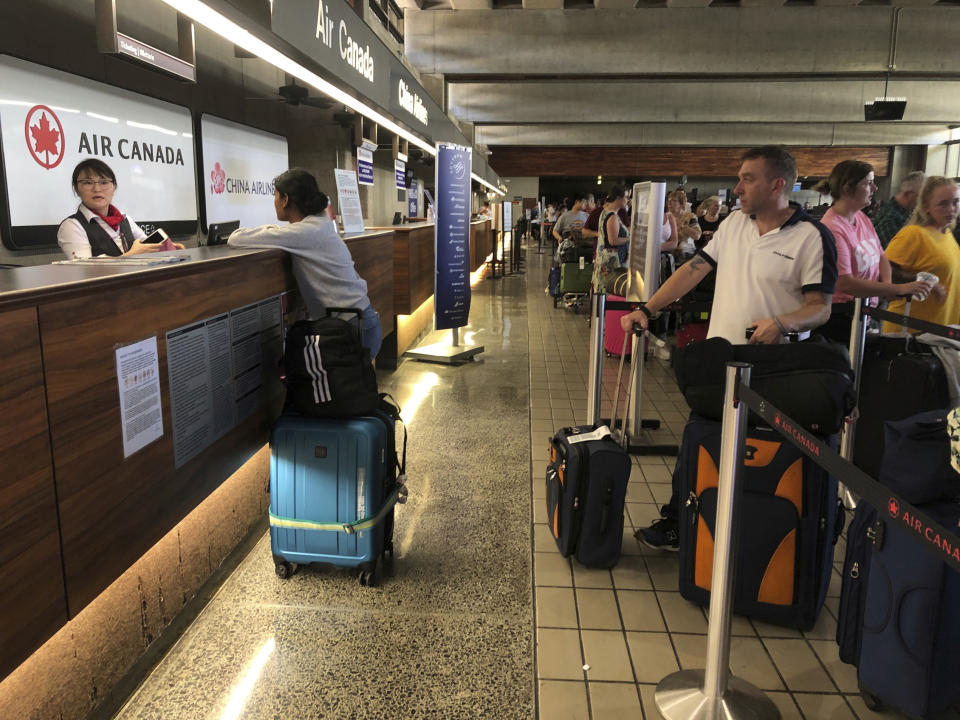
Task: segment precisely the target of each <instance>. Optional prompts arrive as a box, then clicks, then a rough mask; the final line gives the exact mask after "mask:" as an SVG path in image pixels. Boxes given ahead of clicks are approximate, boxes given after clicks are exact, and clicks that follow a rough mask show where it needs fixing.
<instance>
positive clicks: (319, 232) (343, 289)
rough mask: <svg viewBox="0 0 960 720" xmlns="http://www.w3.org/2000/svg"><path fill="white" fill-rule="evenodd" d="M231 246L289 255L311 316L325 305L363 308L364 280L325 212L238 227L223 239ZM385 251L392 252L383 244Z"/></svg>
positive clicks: (365, 302)
mask: <svg viewBox="0 0 960 720" xmlns="http://www.w3.org/2000/svg"><path fill="white" fill-rule="evenodd" d="M227 242H228V243H229V244H230V245H233V246H234V247H242V248H262V249H272V248H278V249H280V250H285V251H287V252H288V253H290V255H291V256H292V260H293V276H294V277H295V278H296V280H297V287H298V288H299V290H300V295H301V296H302V298H303V302H304V304H305V305H306V307H307V310H308V311H309V313H310V316H311V317H313V318H321V317H323V316H324V315H325V314H326V308H328V307H340V308H357V309H360V310H363V309H366V307H367V306H368V305H369V304H370V300H369V298H368V297H367V283H366V281H365V280H364V279H363V278H361V277H360V276H359V275H358V274H357V271H356V268H354V266H353V258H352V257H351V255H350V251H349V250H348V249H347V245H346V243H345V242H344V241H343V239H342V238H341V237H340V235H339V233H337V229H336V227H335V226H334V224H333V221H332V220H331V219H330V218H328V217H327V216H326V215H307V217H305V218H304V219H303V220H301V221H300V222H295V223H290V224H288V225H263V226H261V227H258V228H240V229H239V230H236V231H234V232H233V233H232V234H231V235H230V238H229V240H228V241H227ZM385 251H386V252H391V253H392V252H393V250H392V247H391V246H390V245H389V244H387V245H386V246H385Z"/></svg>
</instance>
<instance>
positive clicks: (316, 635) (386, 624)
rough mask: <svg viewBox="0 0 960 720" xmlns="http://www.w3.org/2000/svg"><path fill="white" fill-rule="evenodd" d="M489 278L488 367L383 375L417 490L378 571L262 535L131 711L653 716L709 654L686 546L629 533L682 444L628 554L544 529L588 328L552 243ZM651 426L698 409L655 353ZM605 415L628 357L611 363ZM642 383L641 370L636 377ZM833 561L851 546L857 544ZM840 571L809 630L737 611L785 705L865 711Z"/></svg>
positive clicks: (642, 497)
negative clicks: (568, 544)
mask: <svg viewBox="0 0 960 720" xmlns="http://www.w3.org/2000/svg"><path fill="white" fill-rule="evenodd" d="M527 257H528V267H527V270H526V273H525V274H524V275H519V276H512V277H509V278H506V279H499V280H495V281H487V282H484V283H483V284H481V285H480V286H479V287H478V288H477V289H475V291H474V298H473V307H472V310H471V320H472V324H473V327H474V329H475V332H476V334H475V341H476V342H479V343H482V344H484V345H485V346H486V352H485V353H484V355H483V357H482V360H481V361H480V362H476V363H471V364H469V365H467V366H465V367H460V368H451V367H446V366H430V365H426V364H422V363H413V362H406V363H403V364H402V365H401V367H400V368H399V369H398V371H397V372H395V373H392V374H389V375H381V378H380V379H381V384H382V386H383V387H384V389H389V390H391V391H392V392H393V393H394V395H395V397H397V399H398V400H399V401H400V403H401V405H402V406H403V407H404V408H405V416H406V417H407V419H408V421H409V422H408V425H409V429H410V438H411V444H410V449H409V454H408V459H409V464H408V470H409V476H410V501H409V502H408V503H407V505H406V506H404V507H403V508H402V509H401V510H399V511H398V512H397V525H396V531H395V543H396V547H397V558H396V560H395V562H394V563H393V565H392V566H391V567H390V568H388V571H387V572H386V574H385V576H384V578H383V582H382V585H381V586H380V587H377V588H372V589H371V588H360V587H359V586H358V585H357V582H356V577H355V574H354V573H351V572H348V571H343V570H341V571H330V570H323V569H314V568H304V569H301V570H300V571H299V572H298V573H297V574H296V575H294V576H293V578H291V579H290V580H286V581H283V580H279V579H278V578H276V577H275V575H274V573H273V563H272V561H271V558H270V544H269V539H268V538H267V537H266V536H265V537H264V538H263V539H261V541H260V542H259V543H258V544H257V546H256V548H255V549H254V550H253V551H252V552H251V553H250V555H249V556H248V557H247V558H246V559H245V560H244V561H243V562H242V563H241V565H240V566H239V567H238V568H237V569H236V571H235V572H234V573H233V574H232V575H231V577H230V578H229V579H228V580H227V581H226V582H225V583H224V585H223V586H222V587H221V589H220V591H219V592H218V593H217V595H216V596H215V597H214V599H213V600H212V601H211V602H210V604H209V605H208V606H207V608H206V609H205V610H204V611H203V612H202V613H201V615H200V616H199V617H198V618H197V620H196V621H195V622H194V623H193V625H192V626H191V627H190V628H189V629H188V630H187V632H186V633H185V634H184V635H183V636H182V637H181V638H180V640H179V641H178V643H177V644H176V645H175V646H174V647H173V649H172V650H171V651H170V652H169V653H168V654H167V656H166V657H165V658H164V659H163V660H162V661H161V662H160V664H159V665H158V666H157V668H156V669H155V670H154V672H153V673H152V675H151V676H150V677H149V678H147V680H146V681H145V682H144V683H143V684H142V685H141V687H140V688H139V689H138V691H137V692H136V693H135V694H134V695H133V696H132V698H131V699H130V701H129V703H128V704H127V705H126V707H124V708H123V710H121V712H120V714H119V715H118V716H117V717H118V718H122V720H154V719H156V720H159V719H161V718H162V719H163V720H181V719H182V720H200V719H203V720H206V719H207V718H209V719H210V720H213V719H214V718H221V720H222V719H223V718H240V717H242V718H244V719H245V720H260V719H261V718H262V719H264V720H265V719H266V718H277V717H283V718H290V719H291V720H296V719H300V718H303V719H304V720H307V719H309V720H315V719H316V718H336V719H338V720H339V719H340V718H357V719H358V720H368V719H373V718H376V719H377V720H412V719H413V718H431V719H433V718H438V719H440V720H460V719H461V718H462V719H464V720H472V719H474V718H484V719H485V718H496V720H509V719H512V718H517V720H520V719H526V720H530V719H536V718H542V719H543V720H606V719H607V718H617V719H618V720H621V719H632V718H636V719H642V720H652V719H654V718H658V717H660V715H659V713H658V712H657V710H656V705H655V702H654V691H655V688H656V684H657V682H659V680H660V679H661V678H663V677H664V676H665V675H667V674H669V673H670V672H673V671H675V670H677V669H679V668H695V667H702V666H703V664H704V656H705V646H706V632H707V622H706V617H705V614H704V611H703V610H701V609H700V608H699V607H696V606H694V605H692V604H690V603H688V602H687V601H685V600H683V599H682V598H681V597H680V596H679V594H678V593H677V579H676V578H677V560H676V556H675V555H673V554H670V553H662V552H652V551H647V550H646V549H644V548H641V547H640V545H639V544H638V543H637V542H636V540H635V539H634V537H633V531H634V530H635V529H636V528H638V527H642V526H645V525H647V524H649V523H650V522H651V521H652V520H653V519H654V518H656V517H657V515H658V506H659V504H661V503H663V502H665V501H666V500H667V499H668V497H669V495H670V475H671V471H672V465H673V458H672V457H669V456H635V458H634V466H633V472H632V475H631V478H630V483H629V490H628V494H627V513H626V517H625V520H624V530H625V532H624V541H623V556H622V559H621V560H620V562H619V563H618V565H617V566H616V567H615V568H613V569H612V570H591V569H587V568H583V567H580V566H579V565H577V564H576V563H571V562H570V561H569V560H567V559H564V558H563V557H561V556H560V555H559V554H558V553H557V551H556V547H555V545H554V543H553V540H552V537H551V535H550V533H549V531H548V529H547V526H546V525H545V524H544V520H545V507H544V504H545V503H544V473H545V466H546V462H547V454H546V453H547V450H546V449H547V440H548V438H549V437H550V435H551V434H552V433H553V432H554V431H555V429H556V428H558V427H561V426H564V425H573V424H576V423H581V422H585V420H586V417H585V416H586V403H587V380H586V376H587V372H588V365H589V363H588V342H587V339H588V328H587V324H586V321H585V317H584V316H583V315H577V314H574V313H573V312H572V311H569V310H566V309H564V308H562V307H561V308H556V309H555V308H554V307H553V304H552V301H551V299H550V298H549V297H548V296H547V295H546V294H545V293H544V292H543V286H544V284H545V278H546V273H547V263H548V262H549V256H547V255H537V254H536V252H535V251H528V256H527ZM645 368H646V370H645V376H644V388H643V391H644V410H643V415H644V417H654V416H656V417H658V418H659V419H661V420H662V426H661V429H660V430H659V431H656V432H652V433H651V435H650V438H649V439H650V441H651V442H657V443H661V444H668V443H671V442H672V443H676V442H677V439H678V437H679V434H680V432H681V430H682V427H683V423H684V420H685V418H686V415H687V407H686V405H685V403H684V401H683V398H682V396H681V395H680V393H679V392H678V391H677V388H676V386H675V384H674V382H673V380H672V373H671V371H670V369H669V367H668V364H667V363H665V362H663V361H661V360H656V359H651V360H650V361H649V362H648V363H647V365H646V366H645ZM603 374H604V391H603V402H602V412H601V415H602V416H609V413H610V408H611V406H612V398H611V395H612V388H613V386H614V385H615V383H616V366H615V364H614V363H613V362H612V361H608V362H606V364H605V368H604V373H603ZM624 382H625V379H624ZM837 557H838V558H839V557H842V547H841V548H839V549H838V555H837ZM839 587H840V585H839V574H838V573H837V572H835V574H834V582H833V584H832V585H831V588H830V597H829V598H828V600H827V606H826V609H825V611H824V612H823V614H822V616H821V618H820V621H819V623H818V624H817V626H816V627H815V628H813V629H812V630H811V631H809V632H806V633H800V632H797V631H793V630H785V629H782V628H777V627H773V626H769V625H765V624H763V623H759V622H752V621H750V620H746V619H743V618H734V619H733V623H732V633H733V637H732V641H731V668H732V670H733V672H734V673H735V674H738V675H741V676H743V677H744V678H745V679H747V680H749V681H751V682H753V683H754V684H756V685H758V686H759V687H761V688H762V689H764V690H765V691H767V692H768V693H769V695H770V697H771V698H772V699H773V701H774V702H775V703H776V704H777V706H778V707H779V708H780V710H781V713H782V715H783V717H784V718H808V719H809V720H814V719H816V720H819V719H821V718H829V719H836V720H841V719H847V718H861V719H865V718H875V717H876V718H887V719H888V720H893V716H892V715H891V714H885V715H875V714H873V713H871V712H869V711H868V710H867V709H866V707H865V706H864V704H863V702H862V701H861V699H860V697H859V696H858V694H857V683H856V675H855V672H854V669H853V668H852V667H851V666H849V665H844V664H842V663H840V662H839V659H838V657H837V649H836V644H835V642H834V640H833V635H834V630H835V625H836V621H835V619H834V618H835V615H836V612H837V608H838V594H839Z"/></svg>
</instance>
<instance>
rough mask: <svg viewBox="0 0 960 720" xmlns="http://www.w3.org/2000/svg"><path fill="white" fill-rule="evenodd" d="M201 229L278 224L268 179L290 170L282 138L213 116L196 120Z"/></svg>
mask: <svg viewBox="0 0 960 720" xmlns="http://www.w3.org/2000/svg"><path fill="white" fill-rule="evenodd" d="M200 147H201V152H200V154H201V158H202V167H201V170H200V177H201V180H202V183H203V186H204V192H203V197H204V206H205V207H204V212H203V226H204V227H207V226H208V225H209V224H210V223H220V222H225V221H227V220H239V221H240V225H241V226H243V227H253V226H256V225H265V224H267V223H275V222H277V214H276V210H275V209H274V207H273V179H274V178H275V177H276V176H277V175H279V174H280V173H282V172H283V171H284V170H286V169H287V168H289V167H290V160H289V152H288V150H287V139H286V138H285V137H281V136H280V135H274V134H273V133H268V132H264V131H263V130H257V129H255V128H252V127H248V126H246V125H240V124H239V123H235V122H231V121H229V120H223V119H222V118H218V117H216V116H214V115H202V116H201V118H200Z"/></svg>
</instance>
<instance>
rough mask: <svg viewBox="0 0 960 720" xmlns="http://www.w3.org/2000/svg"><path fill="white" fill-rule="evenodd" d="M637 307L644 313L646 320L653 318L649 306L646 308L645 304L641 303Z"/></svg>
mask: <svg viewBox="0 0 960 720" xmlns="http://www.w3.org/2000/svg"><path fill="white" fill-rule="evenodd" d="M639 309H640V311H641V312H642V313H643V314H644V315H646V316H647V319H648V320H653V312H651V310H650V308H648V307H647V306H646V305H641V306H640V308H639Z"/></svg>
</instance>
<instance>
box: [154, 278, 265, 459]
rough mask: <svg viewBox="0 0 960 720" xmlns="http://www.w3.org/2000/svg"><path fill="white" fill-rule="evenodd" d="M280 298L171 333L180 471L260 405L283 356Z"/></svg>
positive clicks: (169, 349) (169, 358)
mask: <svg viewBox="0 0 960 720" xmlns="http://www.w3.org/2000/svg"><path fill="white" fill-rule="evenodd" d="M281 323H282V313H281V307H280V296H279V295H275V296H273V297H269V298H266V299H264V300H261V301H259V302H256V303H253V304H251V305H245V306H244V307H240V308H235V309H233V310H231V311H230V312H226V313H223V314H221V315H216V316H214V317H210V318H206V319H204V320H200V321H198V322H196V323H194V324H192V325H187V326H185V327H182V328H177V329H175V330H171V331H169V332H168V333H167V370H168V374H169V379H170V416H171V419H172V422H173V455H174V465H175V466H176V467H178V468H179V467H180V466H181V465H183V464H184V463H186V462H188V461H189V460H190V459H191V458H193V457H195V456H197V455H198V454H199V453H201V452H202V451H203V450H205V449H206V448H207V447H209V446H210V445H212V444H213V443H214V442H216V441H217V440H219V439H220V438H221V437H223V436H224V435H226V434H227V433H228V432H229V431H230V430H232V429H233V428H234V427H235V426H236V425H237V424H238V423H240V422H242V421H243V420H245V419H246V418H247V417H249V416H250V415H251V414H252V413H253V412H255V411H256V410H257V408H258V407H260V405H261V403H262V402H263V400H264V378H265V375H266V374H267V373H269V372H271V371H272V370H271V368H272V367H273V366H272V360H274V359H275V358H276V357H278V356H279V355H280V353H281V352H282V345H281V343H282V338H281V327H282V326H281Z"/></svg>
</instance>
